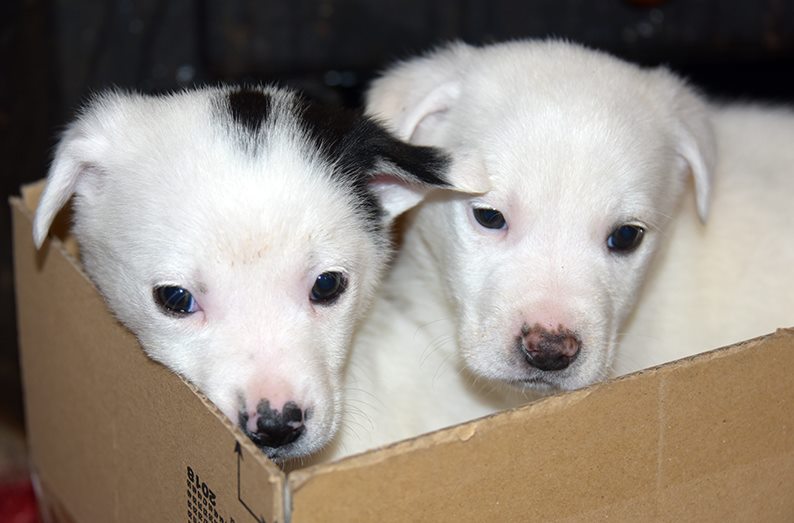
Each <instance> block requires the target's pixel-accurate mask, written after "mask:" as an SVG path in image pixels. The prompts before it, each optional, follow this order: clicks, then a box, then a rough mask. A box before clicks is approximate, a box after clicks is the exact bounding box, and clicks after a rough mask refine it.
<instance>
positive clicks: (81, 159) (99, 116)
mask: <svg viewBox="0 0 794 523" xmlns="http://www.w3.org/2000/svg"><path fill="white" fill-rule="evenodd" d="M123 99H124V95H123V94H121V93H117V92H108V93H105V94H103V95H99V96H96V97H94V98H93V99H92V100H91V101H90V102H89V103H88V104H87V105H86V106H85V107H84V108H83V110H82V111H81V113H80V115H79V116H78V118H77V120H76V121H75V122H74V123H72V124H71V125H70V126H69V127H68V128H67V129H66V131H65V132H64V133H63V135H62V136H61V140H60V142H59V143H58V146H57V147H56V149H55V156H54V158H53V161H52V165H51V166H50V171H49V173H48V175H47V183H46V185H45V187H44V191H43V192H42V195H41V199H40V200H39V205H38V207H37V208H36V215H35V216H34V218H33V240H34V242H35V243H36V247H41V245H42V244H43V243H44V240H45V238H46V237H47V232H48V231H49V229H50V226H51V225H52V222H53V220H54V219H55V216H56V215H57V214H58V211H60V210H61V208H62V207H63V206H64V205H66V202H67V201H69V198H71V196H72V195H73V194H74V193H75V192H76V191H77V190H78V187H79V186H80V185H81V183H82V182H83V181H84V180H86V179H87V178H88V177H90V176H95V175H96V174H97V173H98V172H99V171H101V167H100V161H101V160H102V159H103V158H105V156H106V151H107V144H108V140H107V136H106V134H107V133H106V130H107V128H108V127H109V126H112V125H113V122H114V121H115V119H116V118H117V113H118V112H117V111H113V109H114V108H117V107H119V106H120V104H121V103H122V101H123Z"/></svg>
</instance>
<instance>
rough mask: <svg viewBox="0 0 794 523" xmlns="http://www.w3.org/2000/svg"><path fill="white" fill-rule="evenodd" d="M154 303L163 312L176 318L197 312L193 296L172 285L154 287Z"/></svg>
mask: <svg viewBox="0 0 794 523" xmlns="http://www.w3.org/2000/svg"><path fill="white" fill-rule="evenodd" d="M154 301H155V302H156V303H157V305H159V306H160V307H161V308H162V309H163V310H164V311H165V312H167V313H169V314H175V315H178V316H187V315H188V314H193V313H194V312H196V311H198V310H199V306H198V303H196V300H195V298H193V295H192V294H190V292H189V291H187V290H185V289H183V288H182V287H177V286H172V285H164V286H162V287H155V288H154Z"/></svg>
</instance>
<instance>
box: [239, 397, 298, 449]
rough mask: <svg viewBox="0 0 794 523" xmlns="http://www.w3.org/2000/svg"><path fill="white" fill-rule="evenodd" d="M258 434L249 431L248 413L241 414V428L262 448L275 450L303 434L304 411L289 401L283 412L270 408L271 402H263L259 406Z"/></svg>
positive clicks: (257, 411) (257, 409)
mask: <svg viewBox="0 0 794 523" xmlns="http://www.w3.org/2000/svg"><path fill="white" fill-rule="evenodd" d="M256 413H257V414H258V417H257V420H256V432H251V431H250V430H248V413H246V412H241V413H240V420H239V422H240V427H242V429H243V431H244V432H245V433H246V435H247V436H248V437H249V438H251V440H253V442H254V443H256V445H257V446H258V447H260V448H265V447H267V448H271V449H275V448H278V447H283V446H284V445H286V444H288V443H292V442H293V441H295V440H296V439H298V438H299V437H300V435H301V434H303V432H304V430H305V428H306V427H305V426H304V424H303V420H304V416H303V410H301V408H300V407H298V405H297V404H296V403H295V402H294V401H288V402H287V403H285V404H284V407H283V408H282V409H281V411H278V410H275V409H272V408H270V402H269V401H267V400H262V401H260V402H259V405H257V408H256Z"/></svg>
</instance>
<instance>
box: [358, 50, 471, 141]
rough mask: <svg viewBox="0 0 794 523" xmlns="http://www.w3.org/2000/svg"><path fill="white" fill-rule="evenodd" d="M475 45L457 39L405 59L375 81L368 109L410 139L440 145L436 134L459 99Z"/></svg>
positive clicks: (368, 96) (370, 91) (369, 96)
mask: <svg viewBox="0 0 794 523" xmlns="http://www.w3.org/2000/svg"><path fill="white" fill-rule="evenodd" d="M471 52H472V48H471V47H470V46H468V45H466V44H464V43H460V42H459V43H454V44H451V45H449V46H446V47H443V48H441V49H439V50H436V51H433V52H431V53H430V54H428V55H426V56H423V57H420V58H415V59H412V60H408V61H406V62H402V63H399V64H397V65H396V66H394V67H392V68H391V69H389V70H387V71H386V72H385V73H384V74H383V75H382V76H381V77H380V78H378V79H377V80H375V81H374V82H373V83H372V86H371V87H370V89H369V91H368V92H367V94H366V111H367V114H369V115H370V116H373V117H374V118H376V119H377V120H379V121H381V122H383V123H384V124H385V125H386V126H387V128H389V129H390V130H391V131H392V132H393V133H395V135H396V136H397V137H399V138H401V139H403V140H407V141H410V142H411V143H416V144H423V145H439V144H438V142H437V140H436V137H437V136H438V133H439V131H440V130H441V128H443V126H444V125H445V124H446V123H447V121H446V116H447V113H448V111H449V108H450V107H451V106H452V104H454V103H455V101H456V100H457V99H458V97H459V95H460V90H461V82H462V78H461V74H462V71H463V69H464V66H465V64H466V63H467V62H468V59H469V56H470V55H471Z"/></svg>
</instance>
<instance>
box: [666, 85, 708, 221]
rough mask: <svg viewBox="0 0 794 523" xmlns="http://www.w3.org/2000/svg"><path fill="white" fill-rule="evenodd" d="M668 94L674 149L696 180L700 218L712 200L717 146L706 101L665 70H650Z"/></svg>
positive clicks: (706, 215)
mask: <svg viewBox="0 0 794 523" xmlns="http://www.w3.org/2000/svg"><path fill="white" fill-rule="evenodd" d="M652 74H654V75H656V77H657V79H658V80H659V81H660V82H661V83H663V84H664V85H665V88H666V89H667V90H668V92H669V94H670V98H669V99H668V100H669V101H668V103H670V104H671V106H672V110H673V114H672V118H673V122H672V124H673V136H674V139H675V142H676V144H675V146H676V151H677V152H678V154H679V155H680V156H681V157H682V158H683V159H684V160H685V161H686V164H687V167H688V171H689V173H690V174H691V175H692V178H693V179H694V182H695V201H696V203H697V212H698V216H699V217H700V220H701V221H702V222H705V221H706V218H707V217H708V213H709V207H710V204H711V191H712V186H713V179H714V167H715V163H716V161H717V146H716V142H715V138H714V130H713V128H712V125H711V119H710V118H709V111H708V106H707V104H706V102H705V101H704V100H703V99H702V98H701V97H700V96H699V95H698V94H697V93H696V92H695V91H694V89H692V88H691V87H689V86H688V85H686V83H685V82H684V81H683V80H681V79H679V78H678V77H676V76H675V75H673V74H672V73H670V72H669V71H667V70H666V69H657V70H655V71H653V72H652Z"/></svg>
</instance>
